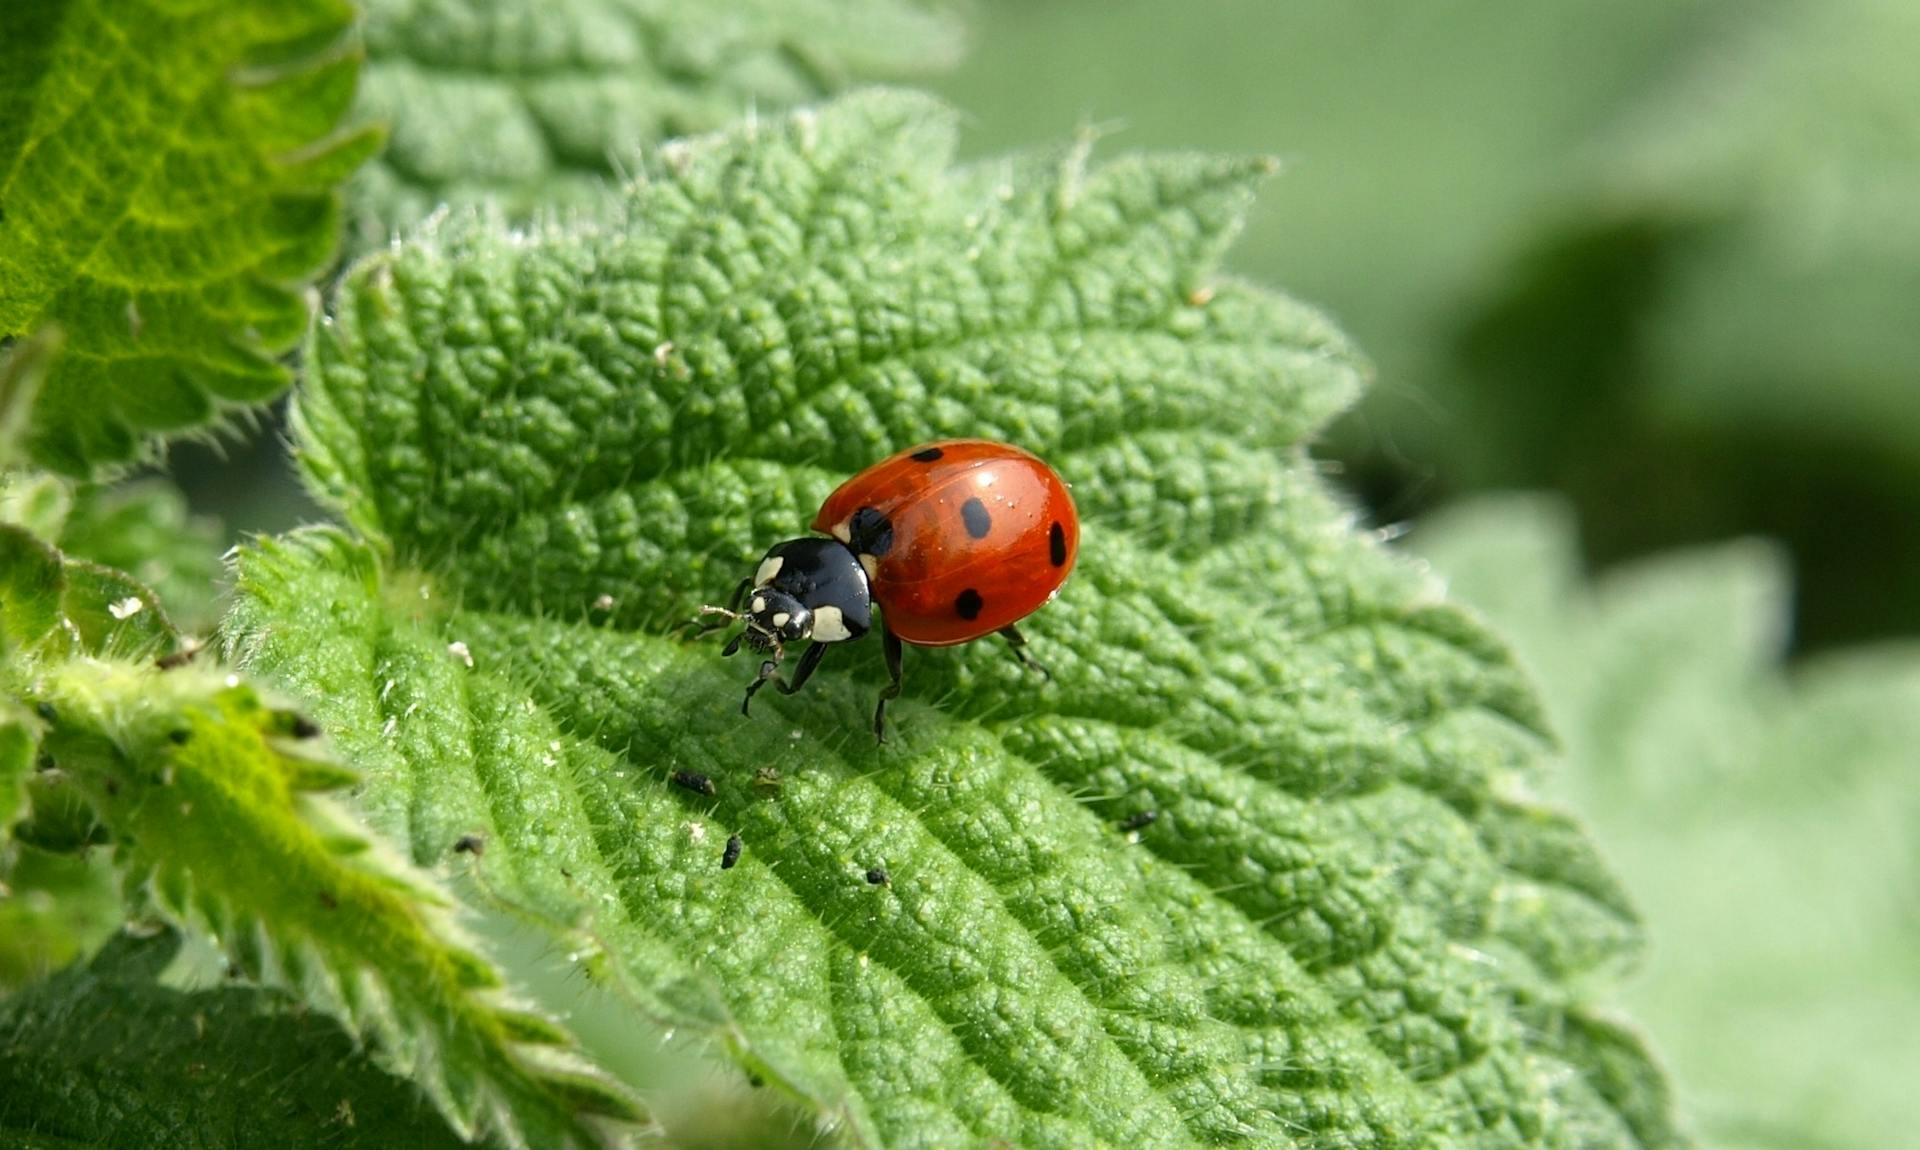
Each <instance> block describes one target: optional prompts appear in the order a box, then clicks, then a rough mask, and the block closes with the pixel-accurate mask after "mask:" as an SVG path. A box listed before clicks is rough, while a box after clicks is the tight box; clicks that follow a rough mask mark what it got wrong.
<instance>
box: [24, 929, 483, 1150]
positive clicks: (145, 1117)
mask: <svg viewBox="0 0 1920 1150" xmlns="http://www.w3.org/2000/svg"><path fill="white" fill-rule="evenodd" d="M178 947H179V939H178V936H177V935H174V934H172V933H171V932H166V931H161V932H159V933H157V934H156V935H155V936H154V937H151V938H135V937H133V936H131V935H125V934H123V935H121V936H119V937H118V938H116V939H115V940H114V941H113V943H112V944H110V945H109V946H108V947H107V949H106V950H105V951H104V952H102V953H101V954H100V955H99V956H98V957H96V958H95V959H94V960H93V962H92V963H91V964H89V965H87V966H84V967H80V968H74V969H69V970H66V971H63V972H61V973H60V974H58V975H55V976H54V977H53V978H52V979H50V980H48V981H46V982H43V983H40V984H38V985H36V986H34V987H32V988H31V989H29V990H27V991H25V992H24V993H21V994H18V995H16V996H14V997H12V998H10V999H8V1000H7V1001H6V1002H5V1004H4V1005H0V1136H4V1137H5V1138H6V1140H7V1144H8V1145H10V1146H25V1147H42V1146H44V1147H62V1146H90V1147H97V1148H100V1150H250V1148H252V1147H259V1146H269V1145H286V1146H325V1147H328V1148H330V1150H335V1148H337V1150H353V1148H356V1147H366V1148H371V1150H379V1148H384V1147H393V1146H407V1147H418V1148H419V1150H452V1148H454V1147H458V1146H462V1145H465V1143H463V1142H462V1141H461V1140H460V1139H458V1138H456V1137H455V1136H454V1135H453V1133H452V1132H451V1131H450V1130H448V1129H447V1127H446V1125H445V1124H444V1123H442V1122H441V1121H440V1119H439V1117H438V1116H437V1115H435V1114H434V1112H433V1111H432V1109H430V1108H429V1107H427V1106H425V1105H423V1104H422V1103H421V1102H420V1100H419V1099H418V1098H417V1097H416V1096H415V1095H414V1094H413V1092H412V1091H411V1090H410V1089H409V1088H408V1086H407V1084H406V1083H405V1082H404V1081H402V1080H401V1079H397V1078H394V1077H391V1076H390V1075H387V1074H385V1073H384V1072H382V1071H381V1070H380V1069H378V1068H377V1067H376V1066H374V1064H373V1063H372V1062H371V1061H370V1060H369V1059H368V1058H367V1056H366V1054H365V1052H364V1051H361V1050H357V1049H356V1048H355V1046H354V1044H353V1042H352V1040H351V1039H350V1038H349V1037H348V1036H347V1035H346V1034H345V1033H343V1032H341V1031H340V1030H339V1028H338V1027H336V1026H335V1025H334V1024H333V1022H332V1021H331V1020H330V1019H327V1018H326V1017H324V1016H322V1015H318V1014H311V1013H307V1012H305V1011H303V1010H301V1009H299V1004H298V1002H297V1000H295V999H294V998H293V997H291V996H289V995H285V994H279V993H275V992H273V991H265V990H259V989H255V988H242V987H237V986H236V987H220V988H213V989H207V990H199V991H194V992H191V993H183V992H182V991H179V990H174V989H170V988H168V987H166V986H163V985H162V984H161V983H160V982H159V981H157V979H158V976H159V975H160V973H161V971H162V970H163V969H164V968H165V967H166V965H167V962H168V959H169V958H170V957H171V956H172V955H173V954H174V952H175V951H176V950H177V949H178Z"/></svg>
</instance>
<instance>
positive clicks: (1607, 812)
mask: <svg viewBox="0 0 1920 1150" xmlns="http://www.w3.org/2000/svg"><path fill="white" fill-rule="evenodd" d="M1420 539H1421V549H1422V551H1423V552H1424V553H1425V554H1427V555H1429V556H1431V557H1432V558H1433V561H1434V563H1435V564H1436V566H1438V567H1439V568H1440V569H1442V570H1444V571H1445V572H1447V573H1448V575H1449V576H1450V577H1451V579H1452V581H1453V583H1454V586H1455V587H1456V589H1457V590H1458V592H1459V594H1460V596H1461V597H1462V598H1463V599H1465V600H1466V601H1468V602H1471V603H1475V604H1478V605H1480V606H1482V607H1484V608H1485V609H1486V610H1487V611H1488V612H1489V613H1490V614H1492V615H1493V617H1494V618H1495V619H1496V620H1497V621H1498V622H1499V623H1501V624H1502V625H1503V626H1504V627H1505V628H1507V629H1508V631H1509V632H1510V633H1511V634H1512V635H1513V636H1514V639H1515V642H1516V643H1517V644H1518V646H1519V648H1520V650H1521V652H1522V653H1523V654H1524V655H1525V656H1526V657H1527V659H1528V661H1529V662H1530V663H1531V664H1533V665H1534V666H1535V667H1537V668H1538V670H1539V672H1540V675H1541V680H1542V683H1543V684H1544V687H1545V691H1546V696H1547V701H1548V703H1549V705H1550V707H1551V709H1552V711H1553V715H1554V718H1555V720H1556V723H1557V725H1558V726H1559V727H1560V729H1562V730H1564V731H1565V732H1566V734H1567V739H1568V742H1569V744H1570V751H1571V758H1572V765H1573V768H1574V769H1573V770H1572V771H1571V772H1570V773H1569V775H1568V776H1567V778H1566V781H1565V784H1564V789H1565V790H1567V791H1568V792H1569V793H1571V794H1572V795H1574V796H1575V797H1576V798H1577V800H1578V802H1579V805H1580V809H1581V810H1582V811H1585V812H1588V813H1590V814H1591V815H1592V817H1593V819H1594V820H1595V823H1596V825H1597V827H1598V834H1599V837H1600V838H1601V840H1602V841H1603V843H1604V844H1605V845H1606V846H1607V848H1608V849H1609V853H1610V854H1612V855H1613V856H1614V857H1616V858H1617V859H1618V860H1619V863H1620V866H1621V869H1622V870H1623V871H1624V872H1626V874H1627V877H1628V878H1630V879H1632V880H1634V883H1633V886H1634V890H1635V891H1636V892H1637V893H1638V894H1640V895H1641V897H1642V898H1643V899H1644V900H1645V903H1646V908H1647V918H1648V921H1649V923H1650V924H1651V927H1652V929H1653V930H1654V931H1655V932H1656V934H1657V937H1658V938H1659V939H1660V940H1661V945H1660V946H1659V947H1658V948H1657V949H1656V952H1655V954H1654V956H1653V958H1652V959H1651V961H1650V962H1649V964H1648V969H1647V972H1646V976H1645V978H1644V979H1642V980H1639V981H1637V982H1636V984H1635V985H1634V987H1633V988H1632V990H1631V992H1630V993H1629V994H1628V995H1627V1001H1628V1002H1629V1003H1630V1004H1631V1005H1632V1006H1633V1007H1634V1008H1635V1009H1636V1010H1637V1011H1638V1012H1639V1013H1640V1014H1641V1015H1642V1016H1643V1017H1644V1018H1645V1019H1646V1020H1647V1021H1648V1022H1649V1023H1651V1024H1653V1025H1654V1026H1656V1027H1657V1028H1658V1031H1659V1033H1660V1035H1661V1037H1662V1039H1663V1045H1664V1046H1666V1047H1667V1048H1668V1049H1669V1050H1670V1052H1671V1054H1672V1056H1673V1066H1674V1072H1675V1077H1676V1078H1677V1080H1678V1086H1679V1088H1680V1089H1681V1090H1682V1091H1683V1092H1684V1094H1685V1096H1686V1097H1687V1099H1688V1102H1689V1103H1690V1105H1689V1109H1690V1110H1691V1111H1692V1112H1693V1113H1695V1114H1697V1115H1698V1116H1699V1118H1700V1120H1701V1123H1702V1126H1703V1128H1704V1132H1705V1133H1706V1134H1707V1135H1708V1138H1709V1141H1710V1142H1711V1143H1712V1144H1713V1145H1716V1146H1724V1147H1727V1148H1729V1150H1735V1148H1743V1147H1768V1146H1820V1147H1832V1148H1834V1150H1856V1148H1857V1150H1867V1148H1869V1147H1879V1146H1891V1145H1897V1144H1898V1143H1900V1142H1901V1141H1903V1140H1904V1139H1905V1138H1906V1137H1907V1136H1908V1133H1909V1131H1910V1129H1911V1125H1912V1123H1911V1112H1912V1106H1911V1101H1912V1084H1913V1082H1914V1081H1916V1080H1917V1079H1920V1052H1916V1049H1915V1047H1914V1044H1913V1042H1912V1037H1911V1036H1912V1035H1913V1034H1914V1033H1915V1032H1916V1031H1920V990H1917V989H1916V986H1915V983H1914V979H1913V977H1912V972H1913V971H1914V969H1915V968H1916V966H1920V935H1916V934H1915V931H1914V929H1913V915H1912V909H1913V907H1914V906H1915V905H1916V902H1917V901H1920V860H1917V859H1916V857H1915V855H1914V852H1913V849H1912V831H1913V827H1914V826H1915V825H1916V821H1920V799H1916V797H1915V790H1914V786H1913V767H1914V748H1915V747H1916V746H1920V651H1916V650H1915V649H1914V648H1913V647H1912V646H1911V645H1906V646H1902V647H1886V648H1881V649H1856V650H1852V651H1846V652H1842V653H1837V654H1833V655H1829V656H1825V657H1822V658H1820V659H1818V660H1813V661H1810V662H1807V663H1805V664H1803V665H1801V666H1800V667H1798V668H1796V669H1794V670H1793V671H1792V672H1791V673H1789V672H1786V671H1784V670H1782V668H1781V667H1780V665H1779V660H1780V655H1781V649H1782V646H1783V644H1784V640H1785V637H1786V633H1787V628H1788V624H1789V620H1790V610H1789V597H1788V586H1787V583H1788V580H1787V573H1786V570H1785V565H1784V564H1783V562H1782V561H1781V558H1780V556H1779V555H1778V554H1777V553H1776V552H1774V551H1773V550H1771V549H1768V548H1766V547H1763V546H1761V545H1759V544H1757V543H1738V544H1731V545H1726V546H1723V547H1718V548H1714V549H1702V550H1697V551H1689V552H1681V553H1678V554H1674V555H1671V556H1664V557H1661V558H1659V559H1656V560H1650V561H1647V562H1645V563H1642V564H1638V565H1636V566H1634V567H1631V568H1627V569H1622V570H1619V571H1616V572H1613V573H1610V574H1608V575H1606V576H1605V577H1603V578H1602V579H1600V580H1599V581H1597V582H1594V583H1587V582H1585V581H1583V580H1582V579H1581V577H1580V574H1579V562H1578V556H1577V550H1576V547H1575V542H1574V531H1573V524H1572V522H1571V521H1570V516H1569V515H1568V514H1567V512H1566V510H1565V509H1564V508H1563V507H1561V506H1560V505H1558V504H1555V503H1552V502H1550V501H1547V500H1542V499H1533V498H1503V499H1487V500H1482V501H1478V502H1473V503H1468V504H1466V505H1464V506H1463V507H1461V508H1459V509H1457V510H1455V511H1453V512H1451V513H1450V514H1449V515H1448V516H1446V517H1444V518H1443V519H1441V520H1439V521H1437V522H1435V523H1434V524H1433V525H1432V529H1431V531H1430V532H1422V534H1421V536H1420Z"/></svg>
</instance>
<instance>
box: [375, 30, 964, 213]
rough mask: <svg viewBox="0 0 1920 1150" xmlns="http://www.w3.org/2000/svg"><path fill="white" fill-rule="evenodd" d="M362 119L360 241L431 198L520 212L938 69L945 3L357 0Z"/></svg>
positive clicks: (947, 34)
mask: <svg viewBox="0 0 1920 1150" xmlns="http://www.w3.org/2000/svg"><path fill="white" fill-rule="evenodd" d="M364 7H365V9H366V18H365V29H366V44H367V68H366V80H365V83H364V85H363V87H362V91H361V94H360V103H359V115H361V116H362V117H363V118H371V119H374V120H377V121H379V122H382V123H385V124H387V125H389V126H390V128H391V131H392V139H391V141H390V143H389V146H388V148H387V151H386V153H385V154H384V155H383V156H381V157H380V158H379V159H378V160H377V161H375V162H374V163H373V164H371V165H369V166H368V167H367V169H366V170H365V171H364V172H363V173H362V174H361V175H360V177H359V178H358V179H357V180H356V181H355V185H354V194H353V206H354V211H355V216H356V219H355V223H354V227H355V231H356V232H357V234H358V236H359V239H360V241H361V243H362V244H363V246H373V245H376V244H379V243H384V242H385V241H386V238H387V236H388V234H389V233H390V231H392V230H394V229H398V228H403V227H405V226H408V225H411V224H413V223H416V222H418V221H419V220H420V219H421V218H422V217H423V216H425V215H426V214H427V213H428V212H429V211H431V210H432V209H433V208H434V207H435V206H436V205H438V204H442V203H452V204H455V205H461V206H471V205H473V204H476V203H479V202H481V201H483V200H488V199H490V200H493V201H495V202H497V203H499V204H501V205H503V206H504V207H505V208H506V209H507V210H508V211H509V212H511V213H513V214H514V215H516V216H525V215H527V214H530V213H532V212H533V211H535V210H544V211H549V212H551V211H553V210H554V209H555V208H558V207H561V206H563V205H573V204H580V203H585V202H589V201H592V200H594V199H597V198H598V197H599V196H600V195H601V194H602V191H603V188H604V186H605V185H606V184H607V183H608V182H609V181H611V180H612V179H614V178H615V177H616V176H617V175H618V174H619V171H618V167H617V164H618V162H619V159H620V158H621V157H625V156H628V155H631V154H632V153H633V152H634V151H635V150H636V149H638V148H640V147H641V146H642V145H649V144H653V143H655V142H656V141H659V140H662V139H665V138H666V137H668V136H671V135H681V134H685V133H688V132H695V131H708V130H711V129H713V128H717V127H720V126H721V125H722V124H726V123H730V122H732V121H733V120H735V119H737V118H739V117H740V116H742V115H747V114H751V113H752V112H753V111H754V110H755V109H756V108H757V109H759V110H760V111H762V112H765V111H768V110H771V109H774V108H777V107H780V106H784V105H790V104H795V103H799V102H801V101H803V100H808V99H815V98H818V97H820V96H822V95H825V94H826V93H827V92H828V91H830V90H831V89H834V88H837V87H840V86H843V85H844V84H845V83H847V82H848V80H849V79H850V78H852V77H856V76H864V77H867V78H869V79H881V78H890V77H899V76H904V75H906V74H908V73H911V72H919V71H924V70H927V69H930V68H933V67H937V66H939V65H942V64H945V63H948V62H950V61H951V60H952V59H953V57H954V56H955V55H956V54H957V51H958V47H959V42H960V29H959V26H958V21H957V20H956V19H955V18H954V16H953V15H952V14H951V13H950V12H949V11H948V6H947V5H946V4H944V3H942V2H941V0H450V2H442V3H433V4H424V3H420V2H418V0H369V2H368V3H367V4H366V5H365V6H364Z"/></svg>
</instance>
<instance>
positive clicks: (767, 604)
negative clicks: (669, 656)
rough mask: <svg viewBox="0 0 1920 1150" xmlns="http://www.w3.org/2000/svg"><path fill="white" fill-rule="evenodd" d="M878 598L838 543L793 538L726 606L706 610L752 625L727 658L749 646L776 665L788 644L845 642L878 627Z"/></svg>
mask: <svg viewBox="0 0 1920 1150" xmlns="http://www.w3.org/2000/svg"><path fill="white" fill-rule="evenodd" d="M872 608H873V602H872V594H871V591H870V590H869V588H868V585H867V572H866V569H865V568H864V567H862V566H861V564H860V559H859V556H857V555H855V554H854V553H853V552H852V551H851V550H850V549H848V547H847V546H846V545H845V544H843V543H841V542H839V541H838V540H835V539H789V540H787V541H786V542H785V543H779V544H776V545H775V546H774V547H773V549H772V550H770V551H768V552H767V554H766V557H765V558H763V559H761V560H760V567H759V569H758V570H756V571H755V572H754V574H753V578H751V579H743V580H741V581H740V586H739V589H738V590H736V591H735V592H734V595H733V601H732V602H731V603H730V604H729V605H727V606H725V607H702V608H701V609H700V613H701V614H702V615H720V616H724V617H725V618H727V619H730V620H738V621H740V622H742V623H744V624H746V628H745V629H744V630H743V631H741V632H740V634H738V635H736V636H734V637H733V639H732V641H730V642H729V643H728V644H727V647H726V649H725V650H724V651H723V652H721V653H722V654H726V655H731V654H733V653H734V652H735V651H738V650H739V649H740V646H741V644H743V643H744V644H746V645H747V646H749V647H752V648H753V649H754V650H756V651H768V652H771V653H772V655H773V658H774V660H775V661H776V662H778V661H779V659H780V658H781V656H782V654H783V652H782V650H781V648H782V647H783V646H784V645H785V644H788V643H798V642H800V641H801V640H803V639H812V640H813V641H814V642H816V643H842V642H845V641H847V640H849V639H858V638H859V637H860V636H862V635H864V634H866V633H867V630H868V628H869V627H871V625H872Z"/></svg>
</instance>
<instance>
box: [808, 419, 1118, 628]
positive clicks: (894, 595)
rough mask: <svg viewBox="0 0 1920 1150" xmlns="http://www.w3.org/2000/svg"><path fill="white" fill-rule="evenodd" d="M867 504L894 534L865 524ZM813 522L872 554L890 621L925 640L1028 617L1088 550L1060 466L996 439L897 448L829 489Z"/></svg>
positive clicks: (866, 559) (870, 569) (876, 589)
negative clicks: (862, 524) (865, 527)
mask: <svg viewBox="0 0 1920 1150" xmlns="http://www.w3.org/2000/svg"><path fill="white" fill-rule="evenodd" d="M863 513H877V514H878V516H879V517H880V521H881V522H884V523H885V524H886V525H887V527H888V530H887V531H886V533H885V536H884V538H876V533H875V532H873V531H870V530H869V531H866V532H857V531H856V527H857V526H859V524H856V522H855V517H856V516H858V515H862V514H863ZM812 526H813V529H814V530H815V531H820V532H824V533H826V534H828V535H831V536H833V537H834V538H835V539H838V540H840V541H841V542H842V543H845V544H847V545H849V546H851V547H853V549H854V551H855V552H856V553H857V554H860V555H861V556H862V562H863V563H864V564H865V565H866V567H867V573H868V575H869V577H870V578H871V580H872V587H873V599H874V601H875V602H876V603H878V604H879V605H880V611H881V616H882V620H883V622H884V624H885V626H886V628H887V629H888V630H890V631H892V632H893V633H894V634H895V635H898V636H899V637H900V639H901V640H902V641H904V642H907V643H912V644H914V645H915V646H920V647H949V646H952V645H953V644H956V643H966V642H969V641H971V640H974V639H978V638H981V637H982V636H985V635H991V634H993V633H994V632H996V631H999V630H1001V629H1002V628H1004V627H1010V626H1012V625H1013V624H1015V623H1018V622H1019V621H1020V620H1022V619H1024V618H1026V617H1027V616H1028V615H1031V614H1033V613H1034V612H1035V611H1037V610H1039V609H1040V608H1041V607H1042V606H1044V605H1045V604H1046V602H1047V601H1048V600H1049V599H1052V598H1053V597H1054V595H1056V594H1057V593H1058V592H1059V590H1060V585H1061V584H1063V583H1065V582H1066V580H1067V576H1068V575H1069V574H1070V573H1072V571H1073V564H1074V560H1075V559H1076V558H1078V556H1079V552H1080V519H1079V516H1078V515H1077V514H1076V513H1075V511H1074V506H1073V496H1072V495H1070V494H1069V493H1068V492H1067V485H1066V483H1065V482H1064V481H1062V480H1061V478H1060V476H1059V474H1058V473H1057V472H1055V471H1054V470H1053V468H1051V467H1049V466H1047V464H1046V463H1045V462H1043V461H1042V460H1041V459H1040V458H1039V457H1037V456H1035V455H1033V454H1031V453H1029V452H1026V451H1022V450H1021V449H1020V448H1018V447H1013V446H1010V445H1008V444H1005V443H995V442H993V441H992V440H986V439H948V440H941V441H939V442H937V443H928V444H923V445H921V446H919V447H914V448H910V449H908V450H906V451H902V452H900V453H899V454H897V455H892V456H889V457H888V458H886V459H883V460H881V461H880V462H879V463H876V464H874V465H873V466H872V467H869V468H867V469H866V470H865V471H862V472H860V473H859V474H858V475H855V476H854V477H853V478H852V479H849V480H847V481H846V482H845V483H843V484H841V485H840V487H839V489H838V490H836V491H835V492H834V493H833V494H832V495H829V496H827V501H826V503H824V504H823V505H822V506H821V508H820V513H819V514H818V515H816V516H815V517H814V520H813V525H812ZM856 534H859V535H861V538H859V539H856V538H855V535H856Z"/></svg>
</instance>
